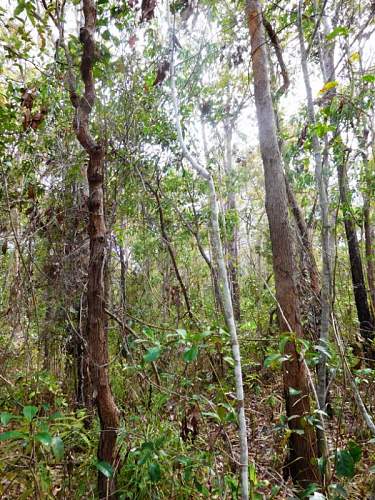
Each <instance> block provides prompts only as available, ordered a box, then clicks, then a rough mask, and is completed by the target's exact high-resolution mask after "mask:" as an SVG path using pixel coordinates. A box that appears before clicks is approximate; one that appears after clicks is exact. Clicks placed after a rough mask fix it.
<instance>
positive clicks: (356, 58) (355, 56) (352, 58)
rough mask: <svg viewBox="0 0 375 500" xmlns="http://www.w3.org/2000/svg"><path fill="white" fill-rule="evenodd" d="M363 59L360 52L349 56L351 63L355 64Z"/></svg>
mask: <svg viewBox="0 0 375 500" xmlns="http://www.w3.org/2000/svg"><path fill="white" fill-rule="evenodd" d="M360 59H361V56H360V54H359V52H353V54H350V56H349V62H351V63H355V62H357V61H359V60H360Z"/></svg>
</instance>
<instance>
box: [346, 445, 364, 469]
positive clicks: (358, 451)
mask: <svg viewBox="0 0 375 500" xmlns="http://www.w3.org/2000/svg"><path fill="white" fill-rule="evenodd" d="M347 450H348V451H349V453H350V454H351V456H352V459H353V461H354V463H355V464H356V463H357V462H359V461H360V460H361V456H362V448H361V447H360V446H359V445H358V444H357V443H356V442H355V441H349V443H348V446H347Z"/></svg>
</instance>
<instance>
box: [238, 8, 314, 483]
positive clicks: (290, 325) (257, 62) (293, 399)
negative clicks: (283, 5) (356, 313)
mask: <svg viewBox="0 0 375 500" xmlns="http://www.w3.org/2000/svg"><path fill="white" fill-rule="evenodd" d="M246 12H247V20H248V26H249V30H250V36H251V48H252V66H253V77H254V95H255V105H256V109H257V119H258V128H259V142H260V151H261V156H262V160H263V167H264V178H265V188H266V212H267V216H268V223H269V230H270V237H271V244H272V255H273V267H274V275H275V285H276V298H277V302H278V305H279V314H278V317H279V325H280V330H281V331H282V332H291V333H292V334H294V335H296V337H297V338H298V337H302V336H303V331H302V326H301V320H300V312H299V297H298V295H297V289H296V283H295V278H294V268H295V265H294V262H293V248H292V235H291V228H290V225H289V220H288V204H287V194H286V188H285V181H284V175H283V168H282V162H281V156H280V151H279V146H278V142H277V134H276V124H275V116H274V110H273V105H272V98H271V92H270V84H269V70H268V65H267V53H266V49H265V37H264V27H263V22H262V14H261V9H260V4H259V2H258V1H256V0H248V1H247V9H246ZM285 354H287V355H288V360H287V361H285V362H284V363H283V378H284V395H285V402H286V412H287V416H288V417H292V416H294V418H292V419H291V420H290V421H289V427H290V429H291V431H292V433H291V436H290V438H289V463H288V468H289V471H290V474H291V476H292V478H293V480H294V481H296V482H298V483H300V484H301V485H305V484H308V483H311V482H317V481H319V472H318V469H317V467H316V464H315V462H314V460H315V459H316V456H317V443H316V436H315V431H314V429H313V428H312V427H311V426H310V425H309V424H308V423H307V422H306V417H307V416H308V415H310V398H309V387H308V379H307V374H306V371H305V370H306V368H305V364H304V363H303V360H302V359H300V356H299V354H298V352H297V347H296V343H295V341H293V340H292V337H291V340H289V341H288V342H287V344H286V346H285ZM292 388H293V389H297V391H298V396H293V395H292V394H291V393H290V389H292ZM293 392H294V391H293ZM296 415H298V417H295V416H296ZM301 431H303V433H302V432H301Z"/></svg>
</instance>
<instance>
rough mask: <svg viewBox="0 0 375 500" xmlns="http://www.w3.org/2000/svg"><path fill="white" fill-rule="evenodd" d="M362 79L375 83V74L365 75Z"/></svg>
mask: <svg viewBox="0 0 375 500" xmlns="http://www.w3.org/2000/svg"><path fill="white" fill-rule="evenodd" d="M362 80H363V81H364V82H368V83H374V82H375V75H363V76H362Z"/></svg>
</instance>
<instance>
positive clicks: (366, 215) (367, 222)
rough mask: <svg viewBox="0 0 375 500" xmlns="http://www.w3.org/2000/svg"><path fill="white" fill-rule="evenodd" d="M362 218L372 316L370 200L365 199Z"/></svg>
mask: <svg viewBox="0 0 375 500" xmlns="http://www.w3.org/2000/svg"><path fill="white" fill-rule="evenodd" d="M363 218H364V226H365V245H366V260H367V281H368V287H369V291H370V297H371V304H372V309H373V314H374V313H375V265H374V264H375V253H374V235H375V231H374V227H373V225H372V224H371V211H370V200H369V198H368V197H366V199H365V202H364V205H363Z"/></svg>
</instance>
